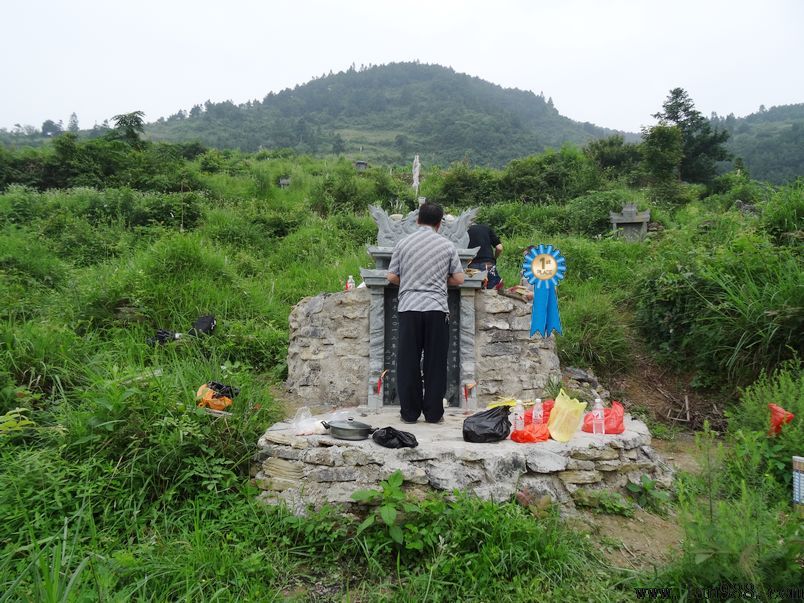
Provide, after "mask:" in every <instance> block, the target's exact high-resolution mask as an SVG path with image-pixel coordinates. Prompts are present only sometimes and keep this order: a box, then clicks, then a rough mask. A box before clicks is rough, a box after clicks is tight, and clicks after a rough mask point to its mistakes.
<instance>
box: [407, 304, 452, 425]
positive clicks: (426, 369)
mask: <svg viewBox="0 0 804 603" xmlns="http://www.w3.org/2000/svg"><path fill="white" fill-rule="evenodd" d="M448 345H449V319H448V314H447V313H446V312H439V311H435V310H433V311H429V312H400V313H399V350H398V351H397V357H396V389H397V392H398V393H399V404H400V406H401V414H402V418H403V419H404V420H405V421H416V420H417V419H418V418H419V415H421V414H422V412H423V413H424V419H425V420H426V421H429V422H430V423H437V422H438V421H439V420H440V419H441V417H442V416H443V415H444V394H446V393H447V347H448ZM422 352H423V353H424V361H423V362H422V361H421V358H422ZM422 374H424V391H423V392H422Z"/></svg>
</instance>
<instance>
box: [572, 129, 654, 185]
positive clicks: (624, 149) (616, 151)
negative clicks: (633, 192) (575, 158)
mask: <svg viewBox="0 0 804 603" xmlns="http://www.w3.org/2000/svg"><path fill="white" fill-rule="evenodd" d="M584 152H585V153H586V154H587V156H588V157H589V158H590V159H591V160H592V161H594V162H595V163H596V164H597V166H598V167H599V168H600V169H601V170H602V171H603V173H605V174H606V175H608V176H610V177H614V178H616V177H619V176H623V175H626V174H628V173H629V172H631V171H633V170H634V169H635V168H636V167H637V165H638V164H639V160H640V158H641V157H640V149H639V145H636V144H630V143H626V142H625V139H624V138H623V137H622V136H620V135H619V134H615V135H614V136H609V137H608V138H600V139H598V140H593V141H592V142H590V143H589V144H587V145H586V147H584Z"/></svg>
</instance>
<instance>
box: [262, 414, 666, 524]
mask: <svg viewBox="0 0 804 603" xmlns="http://www.w3.org/2000/svg"><path fill="white" fill-rule="evenodd" d="M358 418H359V419H360V420H361V421H368V422H369V423H371V424H373V425H376V426H383V425H386V424H389V423H392V421H394V418H395V413H393V412H392V411H382V412H381V414H379V415H371V414H369V415H367V416H365V417H363V416H359V417H358ZM464 418H465V416H464V415H463V413H462V411H459V410H450V411H447V414H446V415H445V422H444V423H443V424H439V425H427V424H422V423H419V424H417V425H413V426H410V425H399V427H400V428H410V429H411V430H412V431H414V432H415V433H416V437H417V438H418V440H419V446H418V447H417V448H404V449H387V448H383V447H381V446H379V445H377V444H376V443H374V442H373V441H372V440H371V439H368V440H361V441H345V440H337V439H334V438H332V437H330V436H328V435H319V436H295V435H293V431H292V429H291V428H290V426H289V425H288V424H285V423H280V424H277V425H275V426H273V427H271V429H269V430H268V431H266V432H265V434H264V435H263V436H262V437H261V438H260V441H259V453H258V454H257V456H256V458H255V461H256V463H255V464H254V466H253V476H254V480H255V483H256V485H257V486H258V487H259V488H260V489H261V490H263V492H262V493H261V494H260V499H261V500H263V501H265V502H269V503H274V504H276V503H284V504H287V505H288V507H289V508H290V509H291V510H292V511H293V512H294V513H297V514H303V513H306V511H307V509H309V508H310V507H312V508H320V507H322V506H323V505H325V504H333V503H335V504H347V505H348V504H350V503H352V502H353V501H352V499H351V495H352V493H353V492H355V491H356V490H361V489H379V488H380V481H381V480H384V479H387V478H388V476H390V475H391V474H392V473H393V472H395V471H397V470H399V471H401V472H402V475H403V476H404V481H405V487H406V489H408V490H417V489H418V490H420V491H421V492H422V493H426V492H428V491H432V490H440V491H445V492H451V491H453V490H455V489H459V490H462V491H464V492H468V493H470V494H473V495H475V496H479V497H481V498H485V499H488V500H494V501H498V502H500V501H504V500H510V499H511V497H513V496H514V495H515V494H516V493H517V492H520V491H521V492H523V493H525V494H528V495H530V496H545V495H547V496H550V497H551V498H552V499H553V500H554V501H556V502H557V503H559V504H560V505H561V506H562V507H563V508H564V509H565V510H571V509H573V508H574V500H575V499H576V497H578V496H583V495H584V494H585V493H586V492H588V491H589V490H590V489H591V490H596V489H607V490H615V491H616V490H619V491H624V487H625V486H626V484H628V483H629V482H634V483H639V481H640V479H641V477H642V475H650V476H651V477H652V478H654V479H656V481H657V483H658V484H659V485H660V486H662V487H669V486H670V484H671V480H672V470H671V469H670V467H669V466H667V465H666V464H665V463H664V462H663V461H662V460H661V459H660V458H659V456H658V455H657V454H656V452H655V451H654V450H653V449H652V448H651V447H650V441H651V437H650V433H649V432H648V428H647V427H646V426H645V424H644V423H642V422H640V421H636V420H632V419H631V418H630V417H629V416H628V415H626V418H625V428H626V431H625V432H624V433H622V434H620V435H603V436H600V435H597V436H596V435H592V434H587V433H583V432H581V431H579V432H578V433H576V435H575V436H573V438H572V440H570V441H569V442H567V443H560V442H556V441H554V440H549V441H547V442H541V443H537V444H517V443H515V442H512V441H511V440H503V441H502V442H496V443H493V444H473V443H469V442H465V441H463V438H462V436H461V425H462V423H463V419H464Z"/></svg>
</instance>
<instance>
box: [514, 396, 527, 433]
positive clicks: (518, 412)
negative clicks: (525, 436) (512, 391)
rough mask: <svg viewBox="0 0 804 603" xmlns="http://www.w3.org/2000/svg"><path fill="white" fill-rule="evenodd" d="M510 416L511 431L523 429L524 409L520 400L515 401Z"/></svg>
mask: <svg viewBox="0 0 804 603" xmlns="http://www.w3.org/2000/svg"><path fill="white" fill-rule="evenodd" d="M512 414H513V415H514V420H513V431H521V430H522V429H525V407H524V406H522V400H517V401H516V404H514V409H513V411H512Z"/></svg>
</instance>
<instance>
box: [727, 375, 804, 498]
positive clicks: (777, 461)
mask: <svg viewBox="0 0 804 603" xmlns="http://www.w3.org/2000/svg"><path fill="white" fill-rule="evenodd" d="M768 404H777V405H779V406H781V407H783V408H784V409H785V410H787V411H789V412H791V413H793V414H794V415H795V418H794V419H793V421H792V422H790V423H788V424H786V425H784V426H783V427H782V430H781V433H780V434H778V435H776V436H770V435H768V432H769V429H770V410H769V409H768ZM726 415H727V417H728V420H729V424H728V425H729V426H728V432H729V435H730V441H731V444H732V446H731V451H732V454H730V455H729V457H728V461H729V468H730V471H731V473H732V475H733V479H734V481H735V482H736V483H739V481H745V482H746V483H748V485H749V486H751V487H753V488H761V487H763V486H764V483H765V476H770V477H772V478H773V480H774V481H775V482H776V483H777V484H778V485H779V486H780V489H781V491H782V492H783V493H785V492H789V491H790V487H791V480H792V469H791V465H790V463H791V459H792V457H793V456H795V455H800V454H801V442H804V373H802V367H801V361H800V360H796V361H792V362H789V363H786V364H784V365H783V366H781V367H780V368H778V369H777V370H776V371H774V372H773V373H771V374H763V375H761V376H760V378H759V379H758V380H757V381H755V382H754V383H753V384H752V385H750V386H748V387H747V388H745V389H743V390H741V391H740V401H739V403H738V404H737V405H736V406H735V407H734V408H731V409H729V410H727V411H726Z"/></svg>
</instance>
